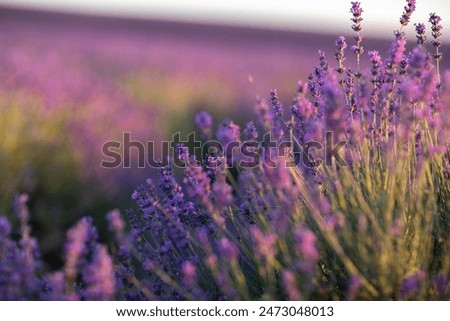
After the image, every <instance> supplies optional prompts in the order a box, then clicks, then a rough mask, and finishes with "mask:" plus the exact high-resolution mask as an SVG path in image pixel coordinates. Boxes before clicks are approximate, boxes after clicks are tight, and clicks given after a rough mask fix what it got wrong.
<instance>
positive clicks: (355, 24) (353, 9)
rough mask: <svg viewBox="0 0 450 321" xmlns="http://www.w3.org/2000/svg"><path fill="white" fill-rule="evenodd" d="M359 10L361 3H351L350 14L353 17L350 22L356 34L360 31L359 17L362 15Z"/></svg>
mask: <svg viewBox="0 0 450 321" xmlns="http://www.w3.org/2000/svg"><path fill="white" fill-rule="evenodd" d="M363 11H364V10H363V9H362V8H361V2H352V7H351V8H350V13H351V14H352V15H353V18H352V19H351V21H353V25H352V29H353V30H354V31H356V32H359V31H361V21H362V20H363V19H362V18H361V15H362V13H363Z"/></svg>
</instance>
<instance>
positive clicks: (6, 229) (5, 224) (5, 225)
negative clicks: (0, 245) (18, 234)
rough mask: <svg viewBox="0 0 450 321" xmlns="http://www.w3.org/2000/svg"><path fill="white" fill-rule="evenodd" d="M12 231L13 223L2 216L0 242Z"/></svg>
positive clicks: (0, 219)
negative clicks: (10, 223)
mask: <svg viewBox="0 0 450 321" xmlns="http://www.w3.org/2000/svg"><path fill="white" fill-rule="evenodd" d="M9 233H11V225H9V221H8V219H7V218H6V217H4V216H0V242H1V241H2V240H3V239H5V238H7V237H8V236H9Z"/></svg>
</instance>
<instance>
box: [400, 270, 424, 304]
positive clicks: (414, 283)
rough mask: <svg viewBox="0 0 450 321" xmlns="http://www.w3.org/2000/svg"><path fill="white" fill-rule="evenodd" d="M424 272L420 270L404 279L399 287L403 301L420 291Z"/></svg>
mask: <svg viewBox="0 0 450 321" xmlns="http://www.w3.org/2000/svg"><path fill="white" fill-rule="evenodd" d="M425 276H426V275H425V271H423V270H420V271H418V272H416V273H414V274H411V275H409V276H407V277H405V278H404V279H403V281H402V284H401V286H400V295H401V297H402V298H403V299H406V298H408V297H410V296H412V297H414V296H415V295H417V294H418V293H419V292H420V290H421V289H422V285H423V282H424V280H425Z"/></svg>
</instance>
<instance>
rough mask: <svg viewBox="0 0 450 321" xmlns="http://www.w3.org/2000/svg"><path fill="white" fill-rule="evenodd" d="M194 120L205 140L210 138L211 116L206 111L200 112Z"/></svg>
mask: <svg viewBox="0 0 450 321" xmlns="http://www.w3.org/2000/svg"><path fill="white" fill-rule="evenodd" d="M194 120H195V124H196V125H197V126H198V128H199V129H200V130H201V132H202V134H203V135H204V136H205V138H210V137H211V132H212V125H213V121H212V117H211V115H210V114H209V113H208V112H207V111H201V112H199V113H198V114H196V115H195V117H194Z"/></svg>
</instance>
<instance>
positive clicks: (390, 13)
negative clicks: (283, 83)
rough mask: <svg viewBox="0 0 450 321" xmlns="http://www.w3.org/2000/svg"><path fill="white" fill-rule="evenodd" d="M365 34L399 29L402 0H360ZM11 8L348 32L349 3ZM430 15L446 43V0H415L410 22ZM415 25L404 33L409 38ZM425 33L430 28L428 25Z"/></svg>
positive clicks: (113, 0) (242, 1)
mask: <svg viewBox="0 0 450 321" xmlns="http://www.w3.org/2000/svg"><path fill="white" fill-rule="evenodd" d="M361 3H362V7H363V9H364V13H363V18H364V21H363V29H364V31H365V33H366V34H372V35H373V34H377V33H378V32H380V31H381V32H382V33H381V34H382V35H383V36H386V37H391V36H392V31H393V30H395V29H398V28H399V23H398V20H399V17H400V15H401V12H402V11H403V6H404V5H405V3H406V1H404V0H361ZM0 4H6V5H9V6H15V7H24V8H39V9H51V10H57V11H68V12H80V13H90V14H102V15H111V16H121V17H137V18H158V19H169V20H178V21H192V22H200V23H211V22H212V23H216V24H231V25H243V26H253V27H263V28H274V29H286V30H305V31H319V32H327V33H330V32H331V33H348V32H350V25H351V22H350V20H349V19H350V13H349V8H350V1H348V0H315V1H311V0H0ZM430 12H436V13H438V14H439V15H441V17H442V20H443V26H444V31H443V33H444V38H445V40H446V42H449V41H450V0H417V11H416V12H415V13H414V14H413V17H412V21H411V22H412V23H414V22H426V21H427V20H428V16H429V13H430ZM413 29H414V26H413V25H412V24H411V25H410V26H409V30H408V29H407V31H408V33H409V34H411V35H414V30H413ZM427 29H428V31H429V29H430V28H429V26H428V25H427Z"/></svg>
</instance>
